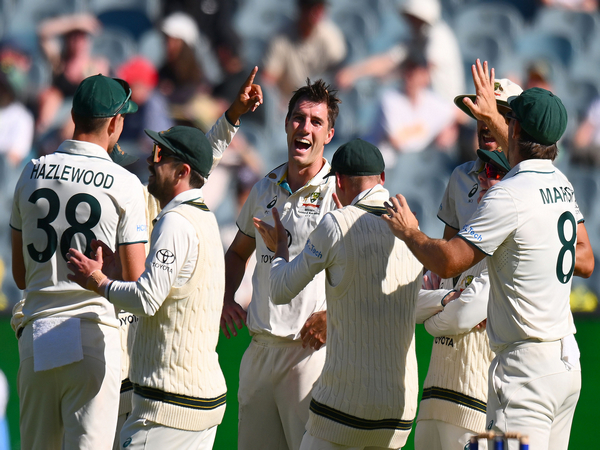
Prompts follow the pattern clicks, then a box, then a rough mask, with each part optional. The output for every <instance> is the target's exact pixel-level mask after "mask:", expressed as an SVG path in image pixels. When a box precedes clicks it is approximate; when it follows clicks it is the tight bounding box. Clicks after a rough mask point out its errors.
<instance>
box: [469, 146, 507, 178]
mask: <svg viewBox="0 0 600 450" xmlns="http://www.w3.org/2000/svg"><path fill="white" fill-rule="evenodd" d="M477 156H479V158H480V159H481V160H482V161H483V162H491V163H493V164H495V165H496V166H498V167H500V168H502V169H504V170H506V171H507V172H509V171H510V169H511V167H510V164H509V163H508V159H506V156H505V155H504V152H503V151H501V150H483V149H481V148H480V149H479V150H477Z"/></svg>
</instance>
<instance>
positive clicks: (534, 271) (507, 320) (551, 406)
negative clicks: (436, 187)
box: [382, 74, 593, 450]
mask: <svg viewBox="0 0 600 450" xmlns="http://www.w3.org/2000/svg"><path fill="white" fill-rule="evenodd" d="M485 75H487V74H485ZM486 82H488V84H487V86H489V87H487V88H486V89H487V90H490V89H491V85H493V84H492V83H493V74H492V76H491V77H489V78H488V79H487V80H486ZM509 104H510V106H511V108H512V112H509V113H507V115H506V120H507V122H508V127H509V128H508V148H507V152H506V153H507V155H508V161H509V163H510V165H511V167H512V169H511V170H510V172H509V173H508V174H507V175H506V176H505V177H504V179H503V180H502V181H501V182H500V183H498V184H497V185H495V186H493V187H492V188H491V189H490V190H489V191H488V192H487V194H486V195H485V197H484V198H483V200H482V202H481V204H480V205H479V207H478V208H477V211H476V213H475V215H474V216H473V217H472V218H471V219H470V220H469V221H468V223H467V224H466V225H465V226H464V227H463V228H462V230H461V231H460V232H459V233H458V235H457V236H455V237H454V238H452V239H451V240H449V241H445V240H435V239H431V238H428V237H427V236H426V235H425V234H423V233H421V232H420V231H419V230H418V226H417V222H416V219H415V218H414V216H413V215H412V213H411V212H410V209H409V208H408V205H407V204H406V201H405V199H404V197H403V196H402V195H400V194H398V195H397V196H396V197H394V198H391V199H390V203H388V204H386V207H387V210H388V214H387V215H383V216H382V217H383V220H384V221H386V222H387V223H388V225H389V226H390V229H391V230H392V231H393V233H394V234H395V235H396V236H397V237H399V238H400V239H402V240H403V241H404V242H406V244H407V245H408V247H409V248H410V249H411V251H412V252H413V253H414V254H415V256H416V257H417V258H418V259H419V261H421V262H422V263H423V264H424V265H426V266H427V267H429V268H430V269H431V270H432V271H433V272H435V273H438V274H439V275H440V276H442V277H444V278H449V277H453V276H456V275H458V274H460V273H462V272H464V271H465V270H466V269H468V268H469V267H472V266H473V265H475V264H477V263H478V262H480V261H482V260H483V259H484V258H485V257H486V256H487V257H488V260H487V262H488V267H489V274H490V290H491V294H490V301H489V305H488V322H487V330H488V335H489V339H490V347H491V349H492V350H493V351H494V352H495V353H496V357H495V358H494V360H493V362H492V364H491V366H490V370H489V378H488V405H487V428H488V429H490V430H495V431H501V432H507V431H516V432H520V433H523V434H527V435H529V437H530V445H531V447H532V448H536V449H540V450H545V449H553V450H554V449H567V447H568V441H569V433H570V429H571V423H572V420H573V414H574V412H575V406H576V404H577V400H578V398H579V391H580V389H581V368H580V365H579V350H578V348H577V342H576V341H575V337H574V333H575V326H574V324H573V317H572V314H571V311H570V309H569V295H570V288H571V280H572V276H573V274H574V272H575V270H576V269H577V270H580V271H581V270H582V269H581V267H582V266H583V267H585V270H586V271H589V273H591V270H593V262H591V263H590V258H591V259H593V254H592V253H591V250H590V251H589V252H579V251H578V252H577V254H576V247H577V230H578V228H577V223H578V222H580V221H582V220H583V217H582V216H581V213H580V212H579V208H578V206H577V203H576V201H575V194H574V192H573V187H572V186H571V184H570V183H569V181H568V180H567V178H566V177H565V176H564V175H563V174H562V173H561V172H560V171H559V170H558V169H556V168H555V167H554V165H553V164H552V161H553V160H554V158H555V157H556V154H557V152H558V149H557V146H556V142H557V141H558V140H559V139H560V137H561V136H562V134H563V133H564V131H565V129H566V126H567V114H566V110H565V108H564V106H563V104H562V102H561V101H560V99H559V98H558V97H556V96H555V95H554V94H552V93H551V92H550V91H547V90H544V89H540V88H532V89H528V90H526V91H524V92H523V93H522V94H521V95H519V96H518V97H516V98H514V99H511V100H509ZM577 250H579V249H577ZM577 266H579V267H578V268H577ZM590 266H591V268H592V269H591V270H589V267H590ZM511 445H512V443H511ZM515 448H516V447H515Z"/></svg>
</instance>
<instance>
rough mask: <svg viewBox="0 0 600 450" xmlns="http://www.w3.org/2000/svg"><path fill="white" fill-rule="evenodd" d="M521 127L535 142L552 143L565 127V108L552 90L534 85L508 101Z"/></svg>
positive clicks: (558, 137)
mask: <svg viewBox="0 0 600 450" xmlns="http://www.w3.org/2000/svg"><path fill="white" fill-rule="evenodd" d="M510 107H511V108H512V110H513V113H514V115H515V116H516V118H517V120H518V121H519V123H520V125H521V128H523V130H524V131H525V132H526V133H527V134H528V135H529V136H531V137H532V138H533V140H534V141H535V142H538V143H540V144H544V145H552V144H555V143H556V142H558V140H559V139H560V138H561V136H562V135H563V133H564V132H565V130H566V129H567V110H566V109H565V107H564V105H563V103H562V101H561V100H560V98H558V97H557V96H556V95H554V94H553V93H552V92H550V91H548V90H546V89H542V88H538V87H534V88H531V89H527V90H525V91H523V93H522V94H521V95H519V96H518V97H516V98H514V99H512V100H511V101H510Z"/></svg>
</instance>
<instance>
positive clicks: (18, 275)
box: [11, 229, 26, 290]
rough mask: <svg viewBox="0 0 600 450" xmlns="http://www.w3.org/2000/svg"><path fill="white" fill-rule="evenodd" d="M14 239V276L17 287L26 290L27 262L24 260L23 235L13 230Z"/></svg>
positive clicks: (12, 236)
mask: <svg viewBox="0 0 600 450" xmlns="http://www.w3.org/2000/svg"><path fill="white" fill-rule="evenodd" d="M11 239H12V274H13V278H14V280H15V283H16V285H17V287H18V288H19V289H21V290H24V289H25V287H26V286H25V260H24V259H23V234H22V233H21V232H20V231H17V230H15V229H12V230H11Z"/></svg>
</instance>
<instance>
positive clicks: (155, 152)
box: [152, 142, 177, 164]
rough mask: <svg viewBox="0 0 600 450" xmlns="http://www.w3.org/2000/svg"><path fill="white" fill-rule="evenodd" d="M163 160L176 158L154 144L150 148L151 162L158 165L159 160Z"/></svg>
mask: <svg viewBox="0 0 600 450" xmlns="http://www.w3.org/2000/svg"><path fill="white" fill-rule="evenodd" d="M163 158H175V159H177V156H175V154H174V153H172V152H170V151H168V150H165V149H164V148H162V147H161V146H160V145H158V144H157V143H156V142H155V143H154V146H153V147H152V162H154V163H155V164H156V163H159V162H161V160H162V159H163Z"/></svg>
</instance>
